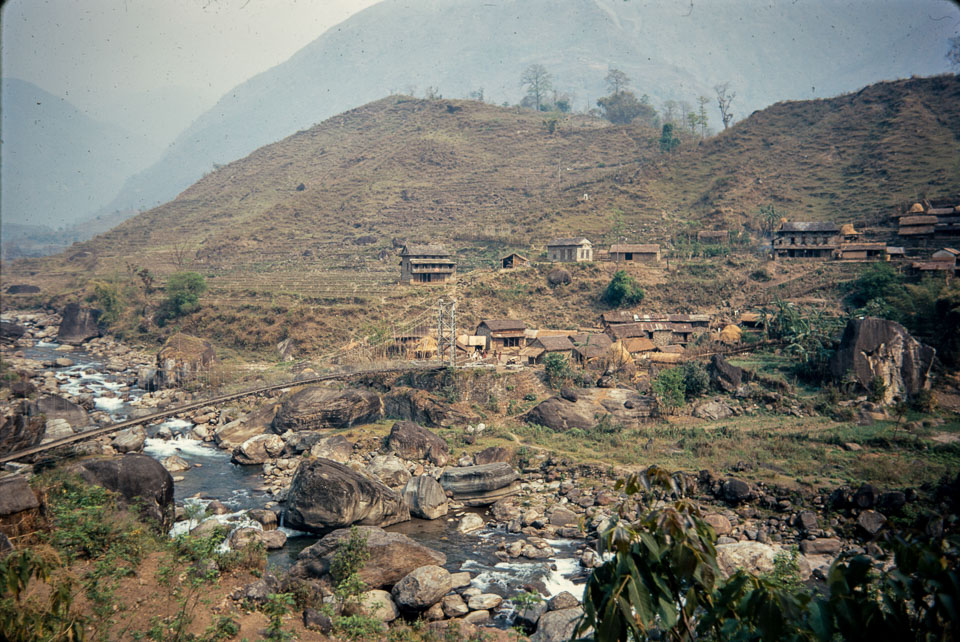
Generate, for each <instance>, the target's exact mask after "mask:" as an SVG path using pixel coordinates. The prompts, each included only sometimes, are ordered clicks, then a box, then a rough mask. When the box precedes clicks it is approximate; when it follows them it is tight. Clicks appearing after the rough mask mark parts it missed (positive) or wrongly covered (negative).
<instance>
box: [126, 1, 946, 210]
mask: <svg viewBox="0 0 960 642" xmlns="http://www.w3.org/2000/svg"><path fill="white" fill-rule="evenodd" d="M944 15H946V16H948V18H951V19H945V20H937V19H934V18H939V17H941V16H944ZM958 15H960V12H958V11H957V8H956V7H955V6H953V5H951V4H949V3H946V2H944V1H942V0H924V1H923V2H915V1H913V0H910V1H907V0H884V1H881V2H875V3H863V2H859V1H854V0H805V1H804V2H792V3H791V2H772V3H767V2H764V3H759V2H758V3H756V4H751V5H747V4H746V3H725V2H699V1H698V2H687V1H686V0H683V1H681V0H648V1H638V0H634V1H631V2H621V1H619V0H564V1H563V2H557V1H556V0H500V1H490V0H386V1H385V2H382V3H379V4H377V5H374V6H372V7H370V8H368V9H366V10H364V11H361V12H359V13H357V14H355V15H354V16H352V17H350V18H349V19H348V20H346V21H344V22H343V23H341V24H340V25H338V26H336V27H334V28H332V29H330V30H328V31H327V32H326V33H324V34H323V35H322V36H320V37H319V38H317V39H316V40H315V41H313V42H312V43H310V44H309V45H307V46H306V47H304V48H303V49H302V50H300V51H299V52H298V53H297V54H296V55H294V56H293V57H292V58H290V59H289V60H288V61H286V62H285V63H283V64H281V65H278V66H276V67H274V68H273V69H270V70H268V71H267V72H265V73H262V74H260V75H258V76H256V77H254V78H252V79H250V80H249V81H247V82H245V83H243V84H241V85H239V86H238V87H236V88H235V89H233V90H231V91H230V92H228V93H227V94H226V95H225V96H223V98H221V99H220V101H219V102H218V103H217V104H216V105H215V106H214V107H213V108H212V109H210V110H209V111H208V112H206V113H205V114H203V115H202V116H201V117H200V118H198V119H197V120H196V122H194V123H193V124H192V125H191V126H190V127H189V128H188V129H187V130H186V131H184V132H183V133H182V134H181V135H180V136H179V137H178V138H177V139H176V141H175V142H174V143H173V144H172V145H171V146H170V148H169V149H168V150H167V152H166V153H165V154H164V156H163V157H162V158H161V159H160V160H159V161H158V162H157V163H156V164H154V165H153V166H151V167H150V168H148V169H146V170H145V171H143V172H141V173H140V174H138V175H136V176H133V177H132V178H131V179H130V180H129V181H127V182H126V183H125V185H124V186H123V189H122V190H121V192H120V194H119V195H118V196H117V197H116V198H115V199H114V200H113V201H112V203H111V204H110V205H109V207H108V209H110V210H114V209H142V208H144V207H147V206H153V205H157V204H159V203H161V202H164V201H166V200H169V199H170V198H172V197H174V196H175V195H176V194H177V193H178V192H179V191H181V190H183V189H185V188H186V187H188V186H189V185H191V184H192V183H193V182H194V181H196V180H197V179H198V178H200V176H202V175H203V174H204V173H205V172H208V171H210V170H211V169H212V168H214V167H215V166H217V165H222V164H225V163H228V162H230V161H232V160H235V159H237V158H241V157H243V156H244V155H246V154H248V153H250V152H251V151H253V150H254V149H256V148H258V147H261V146H263V145H266V144H268V143H271V142H274V141H276V140H279V139H281V138H283V137H285V136H288V135H290V134H291V133H293V132H295V131H297V130H300V129H304V128H307V127H310V126H311V125H312V124H314V123H317V122H320V121H322V120H323V119H325V118H328V117H330V116H332V115H334V114H337V113H340V112H342V111H344V110H347V109H350V108H353V107H356V106H358V105H362V104H365V103H367V102H370V101H372V100H376V99H378V98H380V97H382V96H384V95H387V94H391V93H400V92H406V93H412V92H411V91H410V88H417V90H418V91H420V90H424V89H425V88H427V87H433V88H436V89H437V90H438V91H439V93H441V94H443V95H446V96H456V97H463V96H467V95H468V94H470V93H471V92H475V91H478V90H481V89H482V90H483V95H484V98H485V99H486V100H488V101H492V102H494V103H497V104H499V103H501V102H504V101H505V102H508V103H510V104H514V103H516V102H517V101H518V100H519V99H520V97H521V96H522V89H521V87H520V82H519V80H520V75H521V72H522V70H523V69H524V68H525V67H526V66H528V65H530V64H532V63H539V64H543V65H544V66H545V67H546V68H547V69H548V71H549V72H550V73H551V74H553V76H554V78H555V80H554V86H555V87H556V88H557V89H558V90H561V91H565V92H568V93H570V94H572V95H573V96H574V106H575V107H576V108H577V109H582V108H584V107H588V106H593V105H594V103H595V101H596V98H597V97H598V96H601V95H603V94H605V93H606V89H605V87H604V76H605V75H606V72H607V70H608V68H609V67H617V68H619V69H621V70H623V71H624V72H626V73H627V74H628V75H629V76H630V77H631V78H632V79H633V83H632V86H633V88H634V89H635V90H636V92H637V93H638V94H647V95H649V96H650V97H651V99H652V100H653V102H654V104H657V105H659V104H660V102H661V101H663V100H668V99H673V100H682V101H686V102H687V103H689V104H693V103H695V100H696V98H697V96H700V95H704V96H707V97H710V100H711V102H710V103H709V104H710V108H711V114H710V118H711V121H712V122H718V121H719V116H718V115H717V114H714V113H713V112H712V109H713V107H712V105H713V102H712V101H713V98H712V96H713V90H712V87H713V86H714V85H716V84H719V83H724V82H729V83H730V88H731V90H732V91H734V92H736V98H735V100H734V102H733V105H732V108H733V111H734V112H735V114H736V116H737V117H738V118H742V116H743V115H745V114H749V113H750V112H752V111H754V110H756V109H760V108H763V107H766V106H768V105H770V104H772V103H775V102H777V101H780V100H785V99H801V98H816V97H822V96H831V95H836V94H838V93H842V92H845V91H851V90H854V89H857V88H859V87H862V86H863V85H865V84H868V83H871V82H876V81H879V80H884V79H894V78H898V77H906V76H909V75H913V74H919V75H932V74H937V73H942V72H943V71H945V70H946V68H947V63H946V61H945V60H944V53H945V51H946V39H947V37H948V36H950V35H952V31H951V30H952V28H953V27H952V25H953V23H954V22H956V20H953V19H952V18H953V17H955V16H958Z"/></svg>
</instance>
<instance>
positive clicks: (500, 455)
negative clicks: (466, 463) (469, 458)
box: [473, 446, 513, 466]
mask: <svg viewBox="0 0 960 642" xmlns="http://www.w3.org/2000/svg"><path fill="white" fill-rule="evenodd" d="M512 459H513V452H512V451H511V450H508V449H506V448H504V447H502V446H490V447H489V448H484V449H483V450H481V451H480V452H478V453H477V454H475V455H474V456H473V463H474V464H475V465H477V466H483V465H484V464H494V463H496V462H501V461H502V462H507V463H509V462H510V461H511V460H512Z"/></svg>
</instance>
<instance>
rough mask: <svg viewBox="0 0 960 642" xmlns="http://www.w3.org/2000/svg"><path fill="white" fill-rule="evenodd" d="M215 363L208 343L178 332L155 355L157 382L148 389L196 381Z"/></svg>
mask: <svg viewBox="0 0 960 642" xmlns="http://www.w3.org/2000/svg"><path fill="white" fill-rule="evenodd" d="M216 362H217V353H216V352H214V350H213V346H212V345H211V344H210V342H209V341H207V340H205V339H200V338H199V337H193V336H190V335H188V334H183V333H182V332H178V333H176V334H174V335H172V336H171V337H170V338H169V339H167V340H166V341H165V342H164V344H163V347H162V348H160V352H158V353H157V373H156V377H157V381H156V382H155V383H154V384H153V385H150V386H149V387H150V388H163V387H168V386H179V385H183V384H186V383H190V382H192V381H194V380H196V378H197V376H198V375H200V374H202V373H204V372H207V371H208V370H209V369H210V367H211V366H213V365H214V364H215V363H216Z"/></svg>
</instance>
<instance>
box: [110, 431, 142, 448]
mask: <svg viewBox="0 0 960 642" xmlns="http://www.w3.org/2000/svg"><path fill="white" fill-rule="evenodd" d="M146 439H147V431H146V430H144V428H143V426H133V427H132V428H127V429H126V430H121V431H120V432H118V433H117V434H115V435H114V436H113V439H111V440H110V445H111V446H113V448H114V450H116V451H117V452H118V453H135V452H139V451H141V450H143V443H144V441H146Z"/></svg>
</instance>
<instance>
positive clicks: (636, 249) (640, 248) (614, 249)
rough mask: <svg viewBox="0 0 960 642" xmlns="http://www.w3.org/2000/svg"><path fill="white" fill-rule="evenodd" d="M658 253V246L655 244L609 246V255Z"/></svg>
mask: <svg viewBox="0 0 960 642" xmlns="http://www.w3.org/2000/svg"><path fill="white" fill-rule="evenodd" d="M659 251H660V246H659V245H656V244H648V245H639V244H635V243H634V244H621V245H611V246H610V254H627V253H632V254H656V253H657V252H659Z"/></svg>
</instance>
